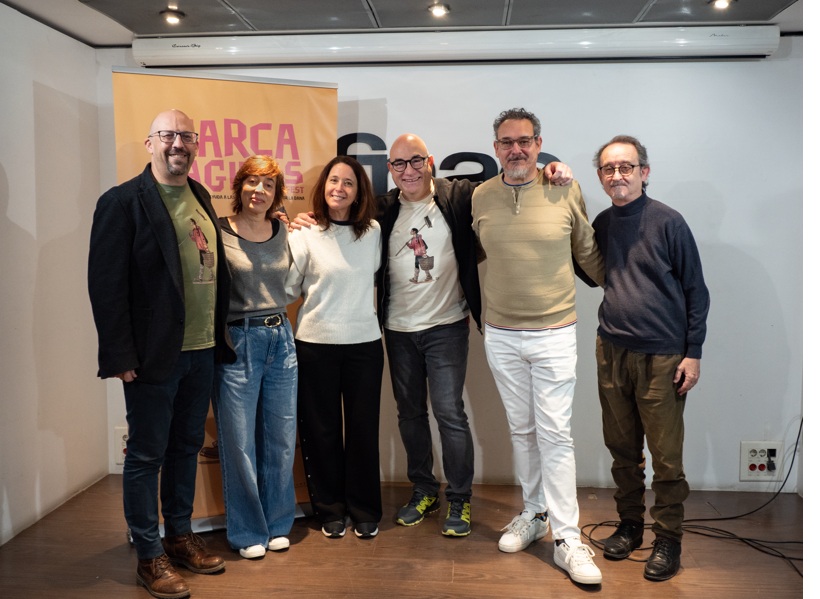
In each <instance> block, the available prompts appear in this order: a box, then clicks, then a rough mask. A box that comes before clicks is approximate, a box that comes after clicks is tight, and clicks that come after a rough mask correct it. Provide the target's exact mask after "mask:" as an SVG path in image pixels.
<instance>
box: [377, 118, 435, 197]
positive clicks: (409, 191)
mask: <svg viewBox="0 0 820 599" xmlns="http://www.w3.org/2000/svg"><path fill="white" fill-rule="evenodd" d="M413 158H416V160H417V161H418V159H419V158H422V159H423V162H422V164H421V165H420V166H419V167H418V168H416V167H414V166H413V165H412V164H410V162H411V160H412V159H413ZM397 160H401V161H404V163H405V164H404V169H403V170H399V169H397V168H396V167H395V166H394V165H393V163H394V162H396V161H397ZM433 163H434V162H433V157H432V156H431V155H430V152H429V151H428V150H427V144H425V143H424V140H423V139H422V138H420V137H419V136H418V135H414V134H412V133H404V134H402V135H399V136H398V137H397V138H396V141H394V142H393V145H392V146H391V147H390V158H389V161H388V164H387V168H388V169H389V170H390V175H391V176H392V177H393V183H395V184H396V187H398V188H399V189H400V190H401V195H402V198H404V199H405V200H408V201H410V202H417V201H419V200H423V199H424V198H426V197H427V196H429V195H430V194H431V193H432V192H433ZM399 166H400V167H401V163H399Z"/></svg>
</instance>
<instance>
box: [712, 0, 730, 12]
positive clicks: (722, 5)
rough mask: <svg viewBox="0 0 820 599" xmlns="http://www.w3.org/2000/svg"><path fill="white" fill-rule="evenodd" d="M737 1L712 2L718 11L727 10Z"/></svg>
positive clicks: (722, 0)
mask: <svg viewBox="0 0 820 599" xmlns="http://www.w3.org/2000/svg"><path fill="white" fill-rule="evenodd" d="M735 1H736V0H712V4H713V5H714V7H715V8H716V9H718V10H726V9H727V8H729V5H730V4H731V3H732V2H735Z"/></svg>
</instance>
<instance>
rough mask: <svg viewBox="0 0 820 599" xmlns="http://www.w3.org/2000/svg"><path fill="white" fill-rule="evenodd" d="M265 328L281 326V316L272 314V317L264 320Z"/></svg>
mask: <svg viewBox="0 0 820 599" xmlns="http://www.w3.org/2000/svg"><path fill="white" fill-rule="evenodd" d="M264 323H265V326H266V327H271V328H273V327H278V326H279V325H281V324H282V315H281V314H274V315H273V316H268V317H266V318H265V320H264Z"/></svg>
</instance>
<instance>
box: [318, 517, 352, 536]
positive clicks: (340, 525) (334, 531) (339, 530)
mask: <svg viewBox="0 0 820 599" xmlns="http://www.w3.org/2000/svg"><path fill="white" fill-rule="evenodd" d="M345 532H347V530H346V529H345V521H344V520H331V521H330V522H325V523H324V524H322V534H323V535H325V536H326V537H330V538H331V539H340V538H342V537H343V536H345Z"/></svg>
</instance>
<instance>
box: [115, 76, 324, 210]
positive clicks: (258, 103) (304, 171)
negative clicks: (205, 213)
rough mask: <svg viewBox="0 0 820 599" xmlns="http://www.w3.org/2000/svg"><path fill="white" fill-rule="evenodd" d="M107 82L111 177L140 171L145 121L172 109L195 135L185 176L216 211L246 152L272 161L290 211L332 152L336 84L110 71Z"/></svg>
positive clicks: (225, 203)
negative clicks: (113, 151) (113, 154)
mask: <svg viewBox="0 0 820 599" xmlns="http://www.w3.org/2000/svg"><path fill="white" fill-rule="evenodd" d="M113 86H114V89H113V91H114V132H115V139H116V144H117V180H118V182H123V181H127V180H128V179H130V178H132V177H134V176H136V175H137V174H139V173H140V172H141V171H142V169H143V168H145V165H146V164H147V163H148V161H149V154H148V152H147V150H146V149H145V138H146V137H147V135H148V134H149V133H150V132H149V131H148V128H149V127H150V126H151V121H153V119H154V117H155V116H156V115H157V114H159V113H160V112H162V111H164V110H168V109H169V108H177V109H179V110H182V111H183V112H185V113H186V114H187V115H188V116H190V117H191V118H192V119H193V120H194V123H195V124H196V127H197V132H198V133H199V155H198V156H197V159H196V163H195V164H194V166H193V168H192V169H191V177H192V178H193V179H196V180H197V181H199V182H200V183H202V184H203V185H204V186H205V187H206V188H207V189H208V191H210V192H211V196H212V198H213V202H214V208H215V209H216V211H217V213H218V214H219V215H220V216H224V215H225V214H228V213H229V212H230V210H229V205H230V201H231V189H230V188H231V183H232V181H233V177H234V175H235V174H236V171H237V169H238V168H239V167H240V166H241V165H242V163H243V162H244V160H245V158H247V157H248V156H251V155H253V154H266V155H269V156H273V157H274V159H276V161H277V162H278V163H279V165H280V166H281V168H282V170H283V172H284V173H285V184H286V185H287V190H288V192H287V193H288V198H287V200H286V202H285V209H286V210H287V213H288V214H289V215H291V216H293V215H295V214H297V213H298V212H301V211H304V210H306V208H307V203H306V201H307V200H306V199H307V198H308V196H309V193H310V191H311V189H312V188H313V185H314V184H315V182H316V179H317V177H318V176H319V172H320V171H321V169H322V167H323V166H324V165H325V164H326V163H327V162H328V161H329V160H330V159H331V158H333V157H334V156H335V155H336V122H337V105H338V102H337V89H336V84H332V83H329V84H320V83H311V82H296V81H277V80H264V79H256V78H253V79H251V78H249V79H241V78H240V79H234V78H230V79H228V78H220V77H219V76H214V77H213V78H211V77H203V76H202V75H199V74H197V75H187V74H184V73H183V74H180V73H165V74H162V73H160V74H155V72H153V71H152V72H151V73H145V72H142V71H138V72H132V71H115V72H114V73H113Z"/></svg>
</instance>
